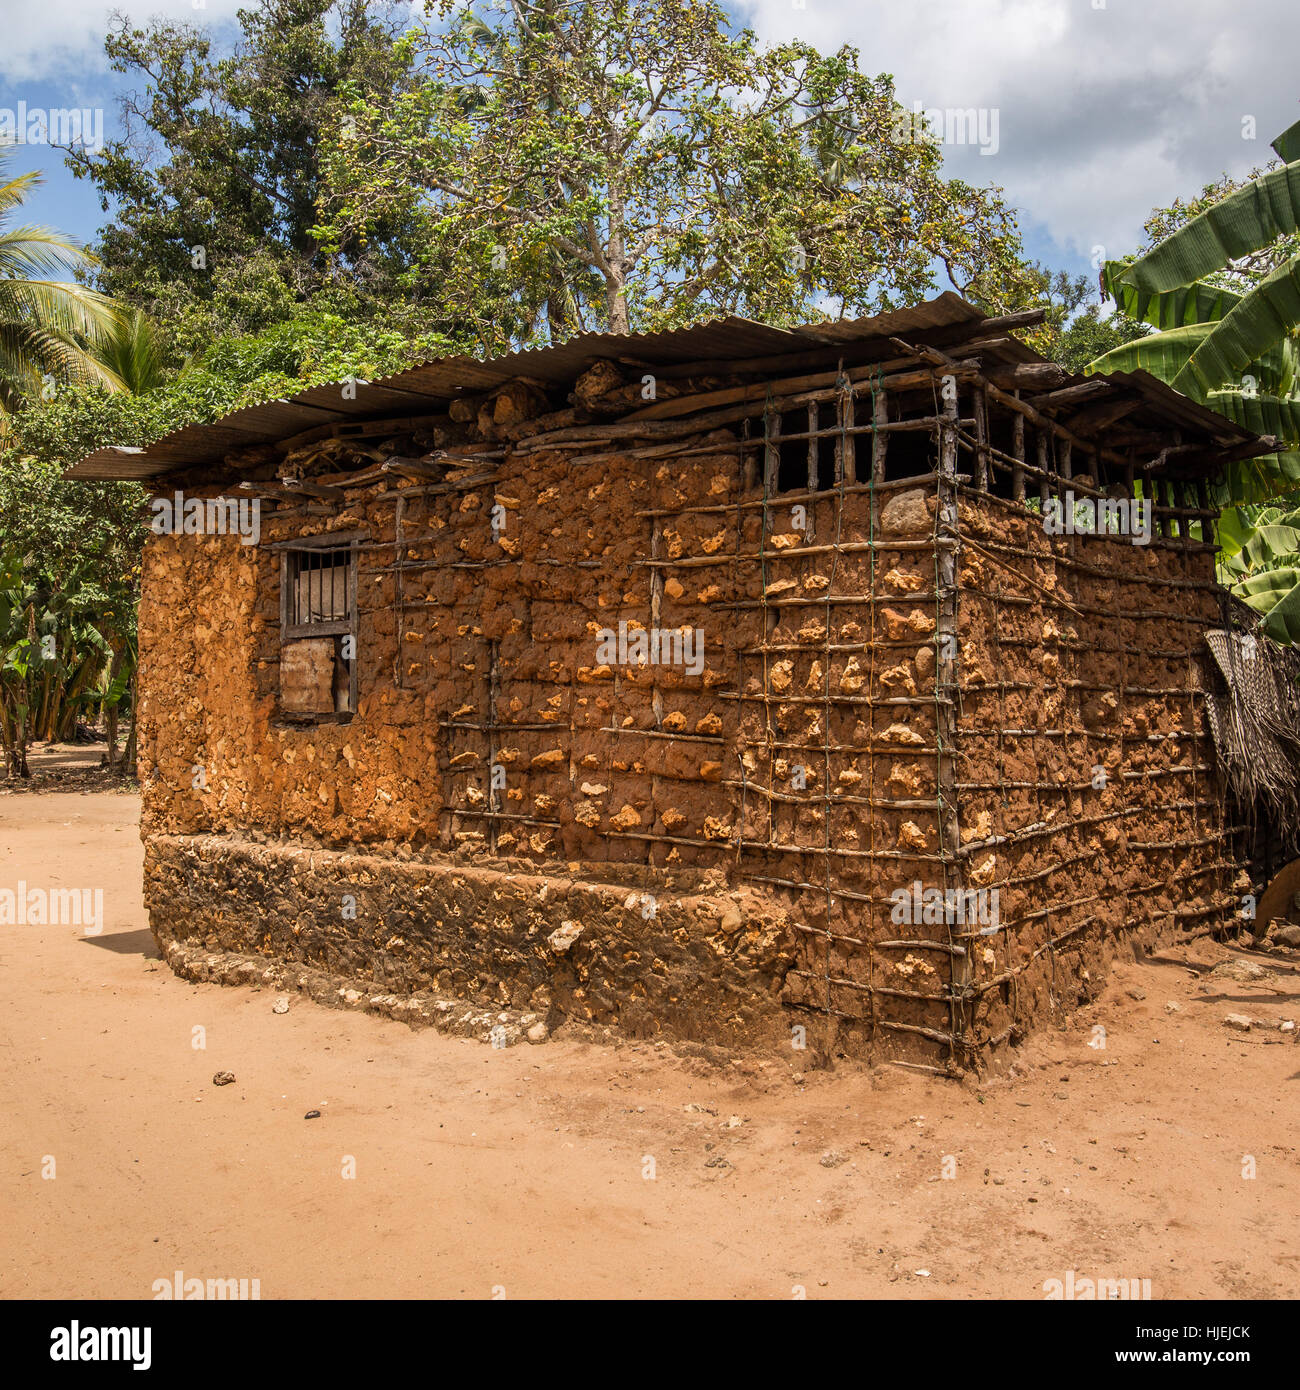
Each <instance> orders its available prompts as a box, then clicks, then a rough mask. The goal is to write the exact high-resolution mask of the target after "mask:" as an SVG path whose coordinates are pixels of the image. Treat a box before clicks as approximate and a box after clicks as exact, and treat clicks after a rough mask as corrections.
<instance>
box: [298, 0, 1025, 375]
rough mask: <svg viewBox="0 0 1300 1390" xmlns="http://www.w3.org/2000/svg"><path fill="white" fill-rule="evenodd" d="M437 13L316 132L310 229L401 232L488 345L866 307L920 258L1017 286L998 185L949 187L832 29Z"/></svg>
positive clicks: (633, 4)
mask: <svg viewBox="0 0 1300 1390" xmlns="http://www.w3.org/2000/svg"><path fill="white" fill-rule="evenodd" d="M432 8H433V9H434V10H435V15H434V17H433V20H432V22H429V23H426V24H423V25H419V26H417V27H415V28H414V29H413V30H412V31H411V33H410V34H409V35H408V36H407V37H406V38H405V39H404V40H403V42H402V44H401V45H400V52H401V55H402V57H403V59H404V60H406V61H407V62H409V65H410V72H411V75H412V76H411V81H410V83H409V85H408V86H406V87H403V88H401V89H399V90H397V91H392V92H382V91H378V90H376V89H373V88H372V90H371V91H370V92H369V93H367V92H363V91H361V90H359V89H355V88H354V90H353V93H352V98H351V100H350V102H349V104H348V108H347V111H346V113H345V116H344V118H343V119H341V120H340V122H339V124H338V127H337V129H336V130H335V131H334V132H333V133H332V135H331V136H330V138H329V140H328V142H327V147H328V156H327V159H326V165H325V173H326V182H327V189H326V196H325V198H324V200H323V204H322V206H323V209H324V215H323V218H322V225H321V228H320V235H321V236H322V237H323V238H324V240H325V244H326V246H327V247H329V248H330V249H331V251H333V250H335V249H339V250H341V249H343V248H344V247H346V246H348V245H352V244H356V243H357V242H358V241H362V242H365V243H366V244H369V241H370V239H371V238H372V237H373V236H375V235H376V234H378V233H380V232H381V231H382V228H383V227H384V226H386V225H387V226H393V225H397V226H403V227H406V226H411V227H415V228H417V229H418V233H419V234H418V237H417V238H416V240H417V242H418V245H419V247H420V260H419V266H420V268H421V269H422V270H423V271H425V272H426V273H428V274H434V273H439V272H440V273H441V274H442V276H443V279H442V285H441V290H442V292H443V293H444V294H445V295H446V297H447V299H448V305H449V309H450V311H451V313H452V316H453V318H455V319H456V320H457V321H459V320H461V319H463V320H465V321H466V322H467V323H468V324H470V325H472V327H473V329H474V332H475V336H476V338H477V339H478V341H480V342H481V343H483V344H484V345H485V346H486V347H488V348H500V347H503V346H505V345H506V344H508V343H512V342H517V341H520V340H524V341H536V342H544V341H555V340H557V339H560V338H563V337H564V336H566V335H567V334H568V333H570V332H571V331H573V330H574V329H580V328H587V329H593V328H599V329H609V330H613V331H628V330H633V331H636V330H645V329H657V328H663V327H670V326H675V325H678V324H682V323H686V322H691V321H696V320H698V319H700V318H701V317H703V316H705V315H707V314H718V313H736V314H743V315H747V316H750V317H753V318H757V319H762V320H764V321H767V322H774V323H790V322H804V321H808V320H809V319H814V318H817V317H820V316H821V315H822V313H823V312H824V311H826V310H827V309H829V312H830V313H831V314H832V315H834V314H841V315H843V314H853V313H869V312H875V311H878V310H881V309H885V308H891V307H897V306H898V305H901V304H910V303H915V302H916V301H917V300H918V299H922V298H924V297H926V296H927V295H928V294H930V293H933V292H934V290H935V289H936V288H937V284H936V274H935V267H936V265H939V266H941V267H942V268H943V271H944V273H945V274H946V275H947V277H948V279H949V281H950V282H951V283H952V285H954V286H955V287H956V288H957V289H959V290H960V291H961V292H962V293H964V294H965V295H967V296H968V297H969V298H971V299H973V300H975V301H977V302H979V303H981V304H984V305H987V306H990V307H993V308H994V309H995V310H1000V309H1008V308H1013V307H1020V306H1021V305H1022V304H1023V303H1025V302H1027V301H1028V300H1029V298H1030V297H1032V295H1033V293H1034V283H1033V280H1032V277H1031V276H1030V275H1029V274H1028V272H1027V270H1026V268H1025V266H1024V264H1023V262H1022V260H1021V254H1020V243H1019V238H1018V234H1017V232H1016V228H1015V223H1014V218H1013V215H1012V213H1011V212H1010V210H1009V209H1008V208H1007V207H1006V206H1005V204H1004V203H1003V202H1002V200H1001V198H1000V195H999V193H998V191H997V190H996V189H985V188H973V187H971V186H969V185H967V184H964V183H962V182H960V181H958V180H945V179H944V178H943V176H942V173H941V163H942V161H941V155H940V152H939V149H938V147H937V145H936V144H934V143H933V142H932V141H931V140H930V139H928V138H926V137H925V135H924V133H923V132H922V131H921V130H919V129H918V128H917V127H915V126H914V125H913V124H912V122H911V118H910V116H909V115H908V113H906V112H904V111H903V110H902V108H901V107H900V106H899V105H898V103H897V101H896V98H895V95H894V89H893V83H892V79H890V78H889V77H888V76H880V77H870V76H867V75H865V74H864V73H862V72H861V71H860V69H859V65H858V54H857V52H856V51H855V50H853V49H851V48H847V47H846V48H843V49H841V50H839V51H838V52H836V53H832V54H823V53H820V52H818V51H817V50H816V49H814V48H812V47H810V46H809V45H807V44H804V43H792V44H783V45H778V46H775V47H771V48H762V47H760V46H759V45H758V43H757V41H756V40H755V38H754V35H753V34H752V33H751V32H750V31H748V30H743V29H742V30H733V29H732V27H731V23H730V20H729V18H728V16H727V14H726V12H725V11H724V10H723V9H722V8H721V7H720V6H719V5H717V4H715V3H713V2H712V0H538V3H535V4H530V5H527V6H525V5H518V4H508V3H490V4H487V5H483V6H480V7H478V9H476V10H471V9H468V8H461V7H458V6H456V5H454V4H452V3H451V0H443V3H438V4H435V5H433V6H432Z"/></svg>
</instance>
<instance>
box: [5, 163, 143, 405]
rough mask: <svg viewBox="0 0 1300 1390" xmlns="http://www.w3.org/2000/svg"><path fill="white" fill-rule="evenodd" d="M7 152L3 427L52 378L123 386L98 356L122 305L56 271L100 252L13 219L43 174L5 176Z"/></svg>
mask: <svg viewBox="0 0 1300 1390" xmlns="http://www.w3.org/2000/svg"><path fill="white" fill-rule="evenodd" d="M8 159H9V156H8V153H7V152H6V151H5V150H3V149H0V428H3V425H4V417H5V416H7V415H9V414H12V412H13V411H14V410H15V408H16V407H17V406H18V404H19V402H20V401H21V400H22V399H23V398H24V397H26V398H31V397H33V396H38V395H39V394H40V393H41V390H42V388H43V384H44V381H45V379H46V378H47V377H52V378H54V379H55V380H56V381H75V382H85V383H95V382H99V383H101V384H102V385H104V386H106V387H107V388H108V389H109V390H120V389H121V386H122V380H121V378H120V377H119V376H118V374H117V373H116V372H115V371H114V370H113V369H112V368H111V367H109V366H107V365H106V364H105V363H104V362H103V361H101V360H99V358H98V357H97V355H96V348H97V347H99V346H100V345H102V344H103V343H105V342H106V341H107V340H108V339H109V338H110V337H111V336H112V335H113V334H114V333H116V332H120V331H121V328H120V324H121V320H120V316H119V311H118V310H117V308H116V307H115V306H114V304H113V301H112V300H111V299H109V298H108V297H107V296H106V295H102V294H99V293H98V292H97V291H95V290H92V289H89V288H88V287H87V286H85V285H78V284H74V283H71V282H70V281H67V280H62V279H59V278H58V277H59V276H60V275H61V274H75V273H76V272H78V271H86V270H88V269H90V268H91V267H92V266H94V265H96V264H97V262H96V260H95V258H94V257H93V256H92V255H90V253H89V252H87V251H84V250H82V249H81V248H80V247H79V246H77V244H76V243H75V242H74V241H72V240H71V239H70V238H68V237H66V236H64V235H63V234H62V233H61V232H56V231H53V230H52V229H51V228H49V227H36V226H16V227H11V226H9V225H8V222H9V219H10V217H11V215H12V213H13V211H14V209H15V208H17V207H19V206H20V205H21V203H22V202H23V200H24V199H25V198H26V197H27V196H28V194H29V193H30V192H31V190H32V189H33V188H35V187H36V186H37V184H38V183H39V182H40V175H39V174H37V173H29V174H19V175H17V176H16V177H14V178H7V177H6V172H7V170H6V165H7V164H8Z"/></svg>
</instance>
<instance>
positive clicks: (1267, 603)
mask: <svg viewBox="0 0 1300 1390" xmlns="http://www.w3.org/2000/svg"><path fill="white" fill-rule="evenodd" d="M1297 585H1300V569H1297V568H1296V567H1295V566H1294V565H1292V566H1290V567H1288V568H1286V569H1276V570H1265V571H1264V572H1263V573H1262V574H1251V575H1247V577H1246V578H1245V579H1243V580H1241V582H1240V583H1238V584H1234V585H1233V586H1232V592H1233V593H1234V594H1236V595H1237V597H1238V598H1239V599H1241V600H1242V601H1243V602H1244V603H1248V604H1249V605H1250V606H1251V607H1252V608H1253V609H1254V610H1255V612H1256V613H1271V612H1272V611H1273V609H1274V608H1275V607H1276V606H1277V605H1278V604H1279V603H1281V602H1282V600H1283V599H1284V598H1286V596H1287V595H1288V594H1290V593H1291V592H1292V591H1293V590H1294V589H1295V588H1296V586H1297ZM1288 640H1289V639H1288Z"/></svg>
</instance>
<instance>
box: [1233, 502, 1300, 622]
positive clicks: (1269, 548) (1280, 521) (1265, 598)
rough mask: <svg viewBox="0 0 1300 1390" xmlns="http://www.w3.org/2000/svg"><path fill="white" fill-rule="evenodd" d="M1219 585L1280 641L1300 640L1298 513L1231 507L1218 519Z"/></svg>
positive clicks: (1295, 511) (1299, 530) (1299, 538)
mask: <svg viewBox="0 0 1300 1390" xmlns="http://www.w3.org/2000/svg"><path fill="white" fill-rule="evenodd" d="M1218 571H1219V582H1220V583H1221V584H1222V585H1224V587H1225V588H1228V589H1231V591H1232V592H1233V593H1234V594H1236V595H1237V597H1238V598H1240V599H1241V600H1243V602H1245V603H1247V604H1249V606H1250V607H1251V608H1253V609H1254V610H1255V612H1257V613H1258V614H1259V615H1260V617H1261V620H1262V621H1261V624H1260V627H1261V631H1262V632H1263V633H1264V634H1265V636H1268V637H1272V638H1273V639H1274V640H1275V641H1278V642H1287V643H1290V642H1300V509H1293V510H1286V509H1284V508H1282V507H1229V508H1228V509H1227V510H1226V511H1225V512H1224V513H1223V515H1222V516H1221V517H1220V518H1219V556H1218Z"/></svg>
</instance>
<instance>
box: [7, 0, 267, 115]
mask: <svg viewBox="0 0 1300 1390" xmlns="http://www.w3.org/2000/svg"><path fill="white" fill-rule="evenodd" d="M240 4H241V0H202V3H201V4H198V5H196V3H195V0H141V2H140V3H133V0H0V7H2V8H3V11H4V14H3V21H4V30H3V32H4V39H3V42H0V81H3V82H4V83H6V84H7V85H8V86H9V87H11V88H12V87H14V86H16V85H17V84H21V83H24V82H34V81H37V80H40V81H43V82H44V81H55V80H59V79H70V80H71V79H75V78H77V77H78V76H79V75H82V74H84V73H85V71H86V70H87V69H96V68H105V67H106V66H107V63H106V62H105V59H104V34H105V31H106V30H107V28H108V20H109V16H110V15H111V14H112V13H113V11H114V10H122V11H124V12H125V13H126V14H127V15H129V16H130V18H131V19H132V20H133V21H135V22H136V23H137V24H139V23H143V22H145V21H146V20H148V19H150V18H152V17H153V16H155V15H157V16H159V17H160V18H164V19H169V20H172V21H173V22H182V21H188V22H191V23H195V24H212V23H216V22H219V21H221V20H226V19H230V18H233V16H234V14H235V11H236V10H237V9H239V7H240ZM21 95H22V94H21V92H19V93H18V96H21Z"/></svg>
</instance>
